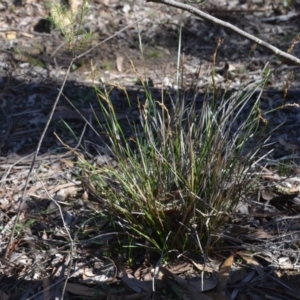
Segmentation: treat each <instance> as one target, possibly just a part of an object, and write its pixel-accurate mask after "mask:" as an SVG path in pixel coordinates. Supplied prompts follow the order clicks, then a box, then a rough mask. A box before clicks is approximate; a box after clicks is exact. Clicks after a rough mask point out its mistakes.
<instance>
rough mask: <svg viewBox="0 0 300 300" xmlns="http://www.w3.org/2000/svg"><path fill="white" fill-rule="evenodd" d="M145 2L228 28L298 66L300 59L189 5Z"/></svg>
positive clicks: (171, 0)
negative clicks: (171, 8) (175, 9)
mask: <svg viewBox="0 0 300 300" xmlns="http://www.w3.org/2000/svg"><path fill="white" fill-rule="evenodd" d="M146 1H147V2H156V3H161V4H165V5H168V6H172V7H176V8H180V9H182V10H185V11H188V12H190V13H192V14H193V15H195V16H198V17H201V18H203V19H205V20H208V21H210V22H213V23H215V24H217V25H219V26H222V27H225V28H228V29H230V30H232V31H234V32H236V33H237V34H239V35H241V36H243V37H245V38H246V39H248V40H250V41H253V42H254V43H256V44H258V45H260V46H263V47H264V48H266V49H268V50H270V51H271V52H273V53H274V54H276V55H278V56H279V57H281V58H283V60H284V61H288V62H292V63H294V64H297V65H300V59H299V58H297V57H295V56H293V55H291V54H289V53H287V52H284V51H281V50H279V49H278V48H276V47H274V46H272V45H271V44H269V43H267V42H265V41H263V40H261V39H259V38H257V37H255V36H253V35H251V34H249V33H247V32H245V31H244V30H241V29H239V28H238V27H236V26H234V25H232V24H230V23H228V22H225V21H222V20H220V19H218V18H215V17H213V16H211V15H210V14H207V13H205V12H203V11H202V10H199V9H197V8H195V7H193V6H191V5H188V4H184V3H180V2H176V1H174V0H146Z"/></svg>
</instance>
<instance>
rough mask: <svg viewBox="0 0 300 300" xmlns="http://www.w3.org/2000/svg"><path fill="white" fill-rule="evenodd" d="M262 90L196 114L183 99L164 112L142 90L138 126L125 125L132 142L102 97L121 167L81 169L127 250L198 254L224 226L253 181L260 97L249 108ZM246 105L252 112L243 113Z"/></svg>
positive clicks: (208, 104) (211, 102)
mask: <svg viewBox="0 0 300 300" xmlns="http://www.w3.org/2000/svg"><path fill="white" fill-rule="evenodd" d="M263 84H264V82H263V80H262V82H260V83H256V84H254V85H251V86H247V88H245V90H243V91H240V92H238V93H236V94H233V95H231V96H230V97H229V98H227V99H225V98H223V99H215V98H214V96H213V95H211V96H207V98H206V99H205V100H204V102H203V106H202V109H201V110H200V111H198V110H197V109H196V105H195V104H196V103H195V101H194V102H192V103H190V104H189V105H185V103H184V99H181V101H178V102H177V103H176V104H173V106H172V107H171V108H170V107H169V108H167V107H166V105H165V103H164V101H163V100H162V101H161V102H159V101H155V100H154V99H152V97H151V93H150V92H149V91H148V90H147V88H146V87H145V92H146V95H147V97H146V98H147V100H146V103H145V104H144V105H140V107H139V109H140V110H139V111H140V125H139V126H138V125H130V121H128V126H131V129H132V131H133V132H134V138H130V139H128V137H126V136H125V133H124V130H123V128H122V127H121V125H120V124H119V122H118V120H117V116H116V113H115V110H114V107H113V105H112V103H111V101H110V99H109V93H108V92H106V93H100V105H101V108H102V110H103V112H104V113H105V115H106V117H107V124H106V125H105V126H104V125H103V130H105V131H106V132H107V135H108V138H109V141H110V143H109V145H108V147H109V149H110V151H111V153H113V155H114V156H115V159H116V160H117V162H118V166H117V167H115V166H110V165H105V166H103V167H101V168H95V167H92V166H91V165H89V164H88V163H87V162H84V163H83V165H82V167H83V169H84V170H85V174H87V176H88V177H89V180H90V182H91V183H92V186H93V187H94V191H95V192H96V193H97V194H98V196H99V197H100V198H101V200H102V201H103V204H104V207H105V209H106V211H107V212H108V213H109V214H110V216H111V217H112V219H113V220H114V222H115V224H116V225H118V226H119V228H122V230H125V231H126V232H127V233H128V235H129V236H130V237H131V242H130V244H131V246H132V247H138V246H145V247H149V248H151V249H155V250H156V251H159V252H164V253H165V252H166V251H167V252H168V251H171V250H176V251H179V252H183V251H185V250H190V251H196V252H197V251H203V249H204V248H205V249H208V248H207V247H208V246H209V245H211V244H212V243H213V240H212V239H211V233H212V232H216V231H219V230H220V228H221V227H222V226H223V225H224V224H225V223H226V222H228V220H229V218H230V213H231V212H233V211H234V209H235V207H236V205H237V204H238V202H239V200H240V199H241V198H242V197H243V196H244V195H245V194H246V193H247V191H248V189H249V188H251V186H252V185H253V182H254V180H255V177H253V176H251V168H252V166H253V165H254V164H255V158H254V157H255V156H254V153H255V152H256V151H257V150H258V149H259V147H261V146H262V144H261V143H260V144H259V145H257V146H256V147H253V146H251V147H250V143H252V142H253V141H254V139H255V138H257V137H256V133H257V128H258V123H259V110H258V109H257V108H258V102H259V97H257V99H256V100H255V101H254V103H253V94H254V93H255V91H257V89H259V90H261V89H262V87H263ZM250 99H252V104H250ZM246 105H247V106H248V107H249V106H250V105H251V107H252V108H251V109H250V111H248V112H247V114H245V111H244V107H245V106H246ZM129 118H130V117H129ZM135 237H136V238H135ZM138 237H139V238H138ZM123 246H128V244H127V245H123Z"/></svg>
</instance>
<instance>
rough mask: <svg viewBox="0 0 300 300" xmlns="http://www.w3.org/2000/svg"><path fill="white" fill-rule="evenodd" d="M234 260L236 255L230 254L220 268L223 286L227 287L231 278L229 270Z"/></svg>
mask: <svg viewBox="0 0 300 300" xmlns="http://www.w3.org/2000/svg"><path fill="white" fill-rule="evenodd" d="M233 261H234V256H233V255H231V256H229V257H228V258H227V259H226V260H225V261H224V263H223V265H222V266H221V269H220V273H219V278H220V284H221V286H222V287H226V285H227V281H228V278H229V272H230V269H231V266H232V264H233Z"/></svg>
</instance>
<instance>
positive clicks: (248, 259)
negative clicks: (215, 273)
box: [237, 251, 260, 266]
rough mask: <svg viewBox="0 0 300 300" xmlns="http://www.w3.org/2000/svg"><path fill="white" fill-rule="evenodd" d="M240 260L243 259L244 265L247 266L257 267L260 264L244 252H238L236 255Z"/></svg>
mask: <svg viewBox="0 0 300 300" xmlns="http://www.w3.org/2000/svg"><path fill="white" fill-rule="evenodd" d="M237 254H238V255H239V256H240V257H241V258H242V259H244V260H245V261H246V263H247V264H248V265H252V266H259V265H260V264H259V263H258V262H257V260H256V259H255V258H253V256H252V255H251V254H249V253H246V252H242V251H240V252H238V253H237Z"/></svg>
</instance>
